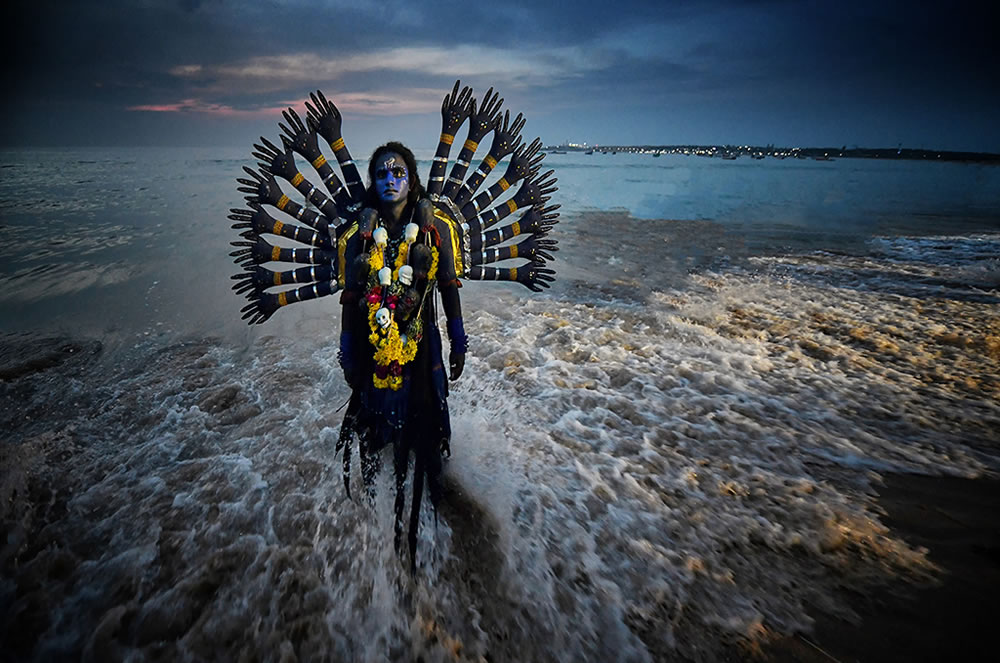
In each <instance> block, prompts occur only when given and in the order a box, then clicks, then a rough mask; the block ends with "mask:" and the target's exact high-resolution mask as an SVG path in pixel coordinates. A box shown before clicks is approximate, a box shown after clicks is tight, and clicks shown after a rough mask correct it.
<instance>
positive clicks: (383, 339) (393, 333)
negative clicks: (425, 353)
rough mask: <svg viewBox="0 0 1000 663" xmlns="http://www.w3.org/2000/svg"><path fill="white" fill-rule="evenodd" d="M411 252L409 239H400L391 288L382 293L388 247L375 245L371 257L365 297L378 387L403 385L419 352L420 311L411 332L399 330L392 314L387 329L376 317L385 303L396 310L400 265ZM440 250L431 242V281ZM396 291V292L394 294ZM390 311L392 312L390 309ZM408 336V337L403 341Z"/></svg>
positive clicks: (429, 278) (399, 289)
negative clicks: (381, 278)
mask: <svg viewBox="0 0 1000 663" xmlns="http://www.w3.org/2000/svg"><path fill="white" fill-rule="evenodd" d="M409 252H410V242H407V241H405V240H403V241H401V242H400V243H399V249H398V251H397V255H396V259H395V260H394V261H393V271H392V283H391V284H390V285H389V286H387V288H388V292H386V293H385V296H384V297H383V292H382V290H383V286H382V285H381V284H380V283H379V282H378V272H379V270H380V269H382V268H383V267H384V266H385V247H384V246H379V245H376V246H375V247H373V248H372V251H371V253H370V254H369V257H368V268H369V271H368V274H369V277H368V292H367V294H366V296H365V299H366V301H367V303H368V328H369V329H371V333H370V334H369V335H368V341H369V343H371V344H372V346H374V348H375V355H374V359H375V365H376V368H375V373H374V374H373V375H372V382H373V384H374V385H375V387H376V388H377V389H392V390H393V391H397V390H398V389H399V388H400V387H402V386H403V366H404V365H405V364H408V363H410V362H411V361H413V359H414V357H416V356H417V343H418V342H419V340H420V337H421V336H422V333H421V332H422V329H421V327H422V321H421V320H420V315H419V313H418V314H417V315H414V317H413V319H412V320H411V321H410V324H409V327H408V329H407V331H409V334H408V335H404V334H400V331H399V324H398V323H397V322H396V319H395V317H394V316H393V317H390V319H389V320H390V322H389V326H388V327H386V328H385V329H384V330H383V329H382V328H381V327H380V326H379V324H378V322H376V320H375V316H376V314H377V313H378V311H379V309H381V308H382V306H383V303H387V304H388V308H389V310H390V311H393V312H394V310H395V300H396V299H397V298H398V291H401V290H402V284H400V283H399V268H400V267H402V266H403V265H405V264H406V259H407V257H408V256H409ZM438 259H439V256H438V250H437V247H435V246H434V245H433V244H432V245H431V267H430V269H429V270H428V272H427V280H428V283H430V282H433V279H434V278H435V277H436V276H437V269H438ZM393 291H397V292H395V294H393ZM390 315H392V314H391V313H390ZM403 338H406V341H405V342H404V341H403Z"/></svg>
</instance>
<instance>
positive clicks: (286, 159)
mask: <svg viewBox="0 0 1000 663" xmlns="http://www.w3.org/2000/svg"><path fill="white" fill-rule="evenodd" d="M260 140H261V142H262V143H263V145H260V144H258V143H254V145H253V146H254V147H255V148H256V151H255V152H253V155H254V156H255V157H257V158H258V159H260V160H261V161H260V162H259V163H258V164H257V165H258V166H260V167H261V169H262V170H264V171H266V172H268V173H271V174H272V175H277V176H279V177H284V178H285V179H287V180H291V179H292V178H294V177H295V176H296V175H298V173H299V169H298V166H296V165H295V156H294V155H293V154H292V147H291V145H289V144H288V139H287V138H285V137H284V136H282V139H281V142H282V143H283V144H284V149H281V148H279V147H277V146H276V145H274V144H273V143H272V142H271V141H269V140H268V139H266V138H264V137H263V136H261V137H260Z"/></svg>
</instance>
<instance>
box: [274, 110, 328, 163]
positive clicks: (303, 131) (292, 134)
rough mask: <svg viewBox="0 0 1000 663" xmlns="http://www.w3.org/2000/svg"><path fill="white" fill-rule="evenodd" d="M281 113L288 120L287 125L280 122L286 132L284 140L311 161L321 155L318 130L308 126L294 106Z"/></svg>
mask: <svg viewBox="0 0 1000 663" xmlns="http://www.w3.org/2000/svg"><path fill="white" fill-rule="evenodd" d="M281 115H282V116H283V117H284V118H285V122H288V125H287V126H286V125H285V124H283V123H281V122H279V123H278V126H279V127H281V130H282V131H284V132H285V135H284V136H282V141H284V142H287V144H288V145H289V146H290V147H291V148H292V149H293V150H295V151H296V152H298V153H299V154H301V155H302V156H304V157H305V158H306V159H309V160H310V161H312V160H313V159H315V158H316V157H317V156H319V155H320V154H321V153H320V151H319V142H318V141H317V139H316V132H315V131H312V130H310V129H309V128H307V127H306V125H305V122H303V121H302V118H300V117H299V114H298V113H296V112H295V110H294V109H292V108H289V109H288V110H283V111H281Z"/></svg>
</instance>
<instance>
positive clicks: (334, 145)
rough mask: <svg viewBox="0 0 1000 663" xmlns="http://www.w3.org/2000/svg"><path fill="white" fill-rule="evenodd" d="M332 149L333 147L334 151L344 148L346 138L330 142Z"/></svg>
mask: <svg viewBox="0 0 1000 663" xmlns="http://www.w3.org/2000/svg"><path fill="white" fill-rule="evenodd" d="M330 149H332V150H333V151H334V152H339V151H340V150H342V149H344V139H343V138H338V139H337V140H335V141H333V142H332V143H330Z"/></svg>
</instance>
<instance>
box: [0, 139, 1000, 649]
mask: <svg viewBox="0 0 1000 663" xmlns="http://www.w3.org/2000/svg"><path fill="white" fill-rule="evenodd" d="M71 156H73V155H67V154H66V153H55V154H51V155H45V154H42V155H40V156H39V155H34V156H32V155H30V154H28V155H25V154H22V153H19V154H4V155H3V159H2V160H0V161H2V163H0V165H3V166H4V167H5V169H4V173H5V174H6V176H5V179H4V180H3V188H2V190H0V210H2V212H3V219H2V223H3V225H2V228H0V230H2V232H3V239H4V240H5V241H4V242H3V245H4V249H3V254H4V256H5V258H6V263H5V266H4V267H3V271H2V272H0V278H2V280H3V283H4V291H3V292H4V294H3V295H2V296H0V307H2V311H3V318H2V320H3V326H2V330H0V331H2V336H0V402H2V403H3V407H2V413H3V414H2V418H3V430H4V437H3V440H2V446H0V451H2V454H3V457H2V462H0V466H2V468H3V469H2V479H0V498H2V500H0V522H2V523H3V528H4V530H5V535H6V536H5V537H4V539H3V541H4V543H3V545H2V549H0V570H2V580H0V605H3V606H5V607H4V608H3V610H2V611H0V628H2V630H3V633H4V635H3V643H2V644H3V651H4V652H5V654H4V656H7V657H9V658H10V660H39V661H41V660H61V659H83V660H124V659H130V660H203V659H209V658H219V659H245V660H255V659H257V658H259V659H264V660H273V659H277V658H282V659H284V660H386V659H388V660H418V659H419V660H425V661H434V660H441V661H455V660H460V661H480V660H488V661H509V660H553V661H603V660H623V661H624V660H628V661H672V660H678V661H737V660H771V661H829V660H838V661H893V660H907V661H915V660H928V661H930V660H978V659H980V658H981V657H982V655H985V654H986V653H987V652H989V651H991V649H990V641H989V635H990V631H989V625H990V624H991V623H992V622H993V619H992V618H995V617H996V616H997V609H996V608H995V607H994V606H993V605H991V600H990V599H991V597H992V595H993V594H994V593H995V592H996V590H997V589H998V575H1000V566H998V550H1000V540H998V537H1000V535H998V531H997V530H998V527H997V519H996V518H995V517H994V516H993V514H995V513H996V512H997V508H998V506H1000V505H998V502H1000V489H998V483H997V479H998V478H1000V434H998V432H997V431H1000V398H998V396H1000V317H998V315H997V311H998V310H1000V307H998V304H1000V263H998V259H997V256H998V255H1000V217H997V215H996V210H997V209H1000V203H998V201H997V200H996V199H995V198H996V197H997V196H998V195H1000V194H998V193H997V192H998V191H1000V186H995V185H996V184H997V180H998V175H997V173H996V172H995V170H993V169H991V167H988V166H982V165H976V164H920V163H915V164H905V163H896V164H870V163H864V160H854V161H857V162H858V163H851V162H849V160H840V161H835V162H832V163H813V162H810V163H804V164H792V163H788V162H787V161H784V162H778V161H775V162H774V163H773V164H772V163H771V162H770V161H767V162H758V163H742V162H726V163H723V162H721V161H720V160H714V161H713V160H706V159H698V158H695V157H674V156H665V157H664V158H659V159H656V160H655V162H654V161H653V160H652V159H651V158H648V157H647V160H645V161H643V160H642V155H623V156H621V157H620V158H619V160H618V161H614V160H612V159H611V156H610V155H608V156H607V157H601V156H599V155H594V156H595V157H597V158H603V159H604V160H603V161H597V160H593V159H592V158H591V159H592V160H587V159H588V157H585V156H584V155H582V154H581V155H575V154H570V155H552V156H550V157H549V159H547V160H546V163H547V165H548V166H550V167H553V168H555V169H556V173H557V175H559V177H560V187H561V190H560V194H559V195H560V196H561V198H562V199H561V200H559V202H562V203H564V209H563V219H562V221H561V223H560V224H559V226H557V232H558V238H559V241H560V252H559V253H558V255H557V260H556V261H555V263H554V265H555V268H556V270H557V272H558V275H559V280H558V281H557V282H556V283H555V284H554V286H553V288H552V289H550V290H548V291H546V292H544V293H541V294H540V295H535V294H532V293H529V292H528V291H527V290H525V289H524V288H522V287H520V286H517V285H515V284H493V283H466V284H465V285H464V287H463V288H462V299H463V309H464V311H465V323H466V330H467V331H468V333H469V336H470V353H469V357H468V360H467V363H466V368H465V375H463V378H462V379H461V380H460V381H459V382H457V383H455V384H454V385H453V389H452V393H451V396H450V398H449V406H450V410H451V413H452V427H453V441H452V450H453V456H452V458H451V459H450V460H449V461H448V464H447V465H446V469H445V481H446V496H445V500H444V504H443V505H442V507H441V509H440V511H439V512H438V513H433V512H432V511H431V509H430V508H429V507H425V508H424V511H423V514H422V524H421V534H420V541H419V552H418V561H417V571H416V573H415V574H414V575H413V576H410V575H409V574H408V573H407V572H406V569H405V565H404V564H402V563H401V562H400V560H399V558H398V557H397V556H396V554H395V552H394V550H393V546H392V515H391V512H392V508H391V492H392V491H391V490H390V480H389V478H388V477H382V479H383V480H384V481H383V483H382V484H381V486H380V489H379V491H378V493H377V497H376V499H375V501H374V504H368V503H366V502H365V501H363V500H360V501H359V500H351V499H349V498H348V496H347V495H346V493H345V490H344V486H343V484H342V478H341V473H340V472H341V466H342V463H341V459H340V458H339V457H334V454H333V449H334V444H335V442H336V438H337V433H338V432H339V426H340V419H341V417H342V410H341V409H340V408H341V407H342V406H343V404H344V403H345V402H346V400H347V397H348V394H349V391H348V388H347V386H346V384H345V383H344V380H343V378H342V376H341V374H340V370H339V367H338V365H337V361H336V353H337V344H336V335H337V330H339V310H338V308H339V307H338V304H337V302H336V301H335V300H334V298H325V299H322V300H319V301H316V302H310V303H306V304H302V305H297V306H292V307H289V308H288V309H287V310H282V311H280V312H279V313H278V314H277V315H276V316H275V317H274V319H272V320H271V321H269V322H268V323H267V324H265V325H263V326H259V327H255V328H247V327H245V326H243V325H242V323H241V322H240V321H239V316H238V313H237V312H238V310H239V307H240V306H241V305H242V301H241V300H240V299H239V298H238V297H236V296H235V295H233V294H232V293H231V292H229V284H230V283H231V281H230V280H229V274H231V273H235V271H236V269H235V268H234V267H233V266H232V265H231V264H229V263H228V257H227V255H226V254H227V253H228V251H229V250H230V249H229V247H228V246H227V243H228V241H230V240H231V239H233V238H234V236H235V233H234V232H232V231H231V230H229V228H228V223H229V222H228V221H226V220H225V216H226V214H227V213H228V208H229V207H236V206H239V205H240V204H241V201H240V200H239V194H237V193H236V192H235V184H234V182H233V178H234V177H235V176H236V175H237V174H238V172H239V168H240V166H241V165H242V163H244V162H245V161H247V159H246V158H244V157H240V156H238V155H228V154H227V155H211V154H208V153H204V154H195V155H186V154H184V153H183V152H180V151H165V152H162V153H158V154H157V155H155V156H156V157H157V158H156V159H152V160H144V159H143V156H144V155H142V154H141V153H131V152H128V151H117V152H116V151H111V152H108V153H106V154H102V155H97V156H96V158H94V156H95V155H89V156H90V157H91V158H76V159H75V160H74V159H71V158H70V157H71ZM76 156H77V157H79V156H80V155H76ZM418 156H421V155H420V154H418ZM422 158H426V157H422ZM47 160H48V161H47ZM88 161H94V162H96V163H86V162H88ZM139 161H142V162H144V163H145V162H149V163H153V164H155V165H154V166H152V167H153V168H154V172H153V173H152V175H149V174H143V175H141V176H140V175H137V174H136V168H135V163H137V162H139ZM55 162H59V163H63V164H65V163H74V164H76V165H74V166H72V167H67V168H64V169H63V172H61V174H60V175H59V176H58V177H59V178H62V179H57V180H56V181H53V182H50V183H49V185H48V186H47V187H41V186H40V185H37V184H32V183H33V182H37V175H38V173H40V172H47V173H49V172H52V170H51V169H50V168H47V166H49V165H51V164H52V163H55ZM654 163H655V165H653V164H654ZM40 228H42V229H45V231H46V232H47V233H49V234H50V235H52V236H54V237H56V240H54V241H50V242H48V243H46V244H44V245H39V244H38V236H39V231H40ZM356 453H357V452H356V450H355V454H356ZM356 460H357V459H356V458H355V461H356ZM355 466H357V465H355ZM353 481H354V482H355V484H354V486H355V490H354V491H353V492H354V494H355V495H357V494H359V493H360V492H362V491H360V480H359V479H358V478H357V477H354V478H353Z"/></svg>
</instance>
